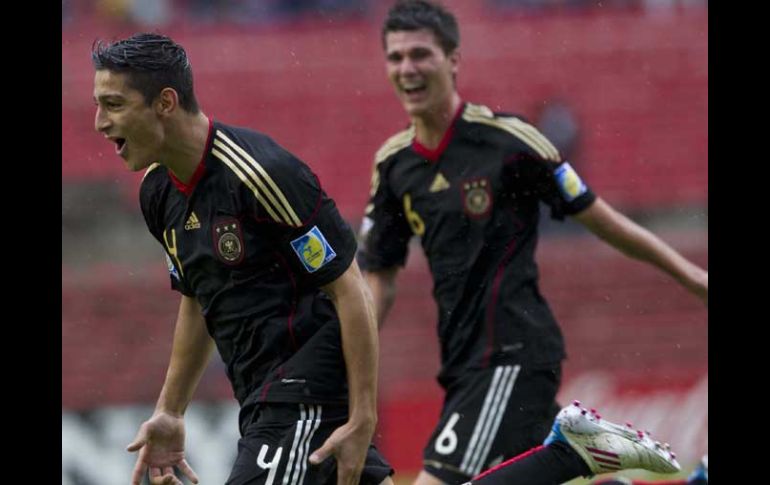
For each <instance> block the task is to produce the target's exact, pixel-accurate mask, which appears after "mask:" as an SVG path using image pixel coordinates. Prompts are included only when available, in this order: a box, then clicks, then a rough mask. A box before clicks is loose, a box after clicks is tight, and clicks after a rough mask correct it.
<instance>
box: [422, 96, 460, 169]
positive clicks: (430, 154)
mask: <svg viewBox="0 0 770 485" xmlns="http://www.w3.org/2000/svg"><path fill="white" fill-rule="evenodd" d="M464 110H465V103H460V107H459V108H457V112H456V113H455V115H454V117H453V118H452V122H451V123H450V124H449V128H447V130H446V132H445V133H444V136H443V137H441V142H439V144H438V146H437V147H436V149H435V150H431V149H430V148H427V147H425V145H423V144H422V143H420V142H419V141H417V135H415V137H414V140H412V149H413V150H414V151H415V152H416V153H417V154H418V155H422V156H423V157H425V158H427V159H428V160H430V161H431V162H434V163H435V162H437V161H438V159H439V157H440V156H441V154H442V153H444V150H446V147H447V146H448V145H449V142H450V141H452V136H454V132H455V130H454V127H455V122H456V121H457V118H459V117H460V114H461V113H462V112H463V111H464Z"/></svg>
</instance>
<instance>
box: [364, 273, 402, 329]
mask: <svg viewBox="0 0 770 485" xmlns="http://www.w3.org/2000/svg"><path fill="white" fill-rule="evenodd" d="M397 273H398V267H397V266H396V267H392V268H388V269H383V270H379V271H373V272H369V271H364V279H365V280H366V283H367V284H368V285H369V289H371V291H372V298H373V299H374V308H375V310H376V312H377V325H378V327H379V328H382V325H383V323H384V322H385V317H386V316H387V315H388V312H390V308H391V307H392V306H393V302H394V301H395V299H396V274H397Z"/></svg>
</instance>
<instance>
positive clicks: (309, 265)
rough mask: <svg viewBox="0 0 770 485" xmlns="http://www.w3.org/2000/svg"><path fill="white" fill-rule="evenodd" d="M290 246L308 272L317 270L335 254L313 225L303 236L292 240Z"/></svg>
mask: <svg viewBox="0 0 770 485" xmlns="http://www.w3.org/2000/svg"><path fill="white" fill-rule="evenodd" d="M291 248H292V249H293V250H294V253H295V254H296V255H297V257H298V258H299V260H300V261H301V262H302V265H303V266H304V267H305V269H306V270H307V272H308V273H314V272H316V271H318V270H319V269H320V268H322V267H323V266H324V265H325V264H326V263H328V262H329V261H331V260H332V259H334V258H335V257H336V256H337V253H335V252H334V249H332V247H331V246H330V245H329V243H328V242H327V241H326V238H325V237H324V235H323V234H322V233H321V230H320V229H318V226H313V228H312V229H310V230H309V231H308V232H307V233H306V234H305V235H304V236H301V237H298V238H297V239H295V240H293V241H292V242H291Z"/></svg>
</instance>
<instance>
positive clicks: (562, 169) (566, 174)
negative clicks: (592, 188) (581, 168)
mask: <svg viewBox="0 0 770 485" xmlns="http://www.w3.org/2000/svg"><path fill="white" fill-rule="evenodd" d="M554 176H555V177H556V183H557V185H558V186H559V190H561V193H562V195H563V196H564V199H565V200H566V201H567V202H572V201H573V200H575V199H577V198H578V197H580V196H581V195H583V194H585V193H586V191H587V190H588V187H586V185H585V184H584V183H583V181H582V180H580V177H579V176H578V174H577V172H575V169H573V168H572V167H571V166H570V164H569V163H567V162H564V163H562V164H561V165H559V167H558V168H557V169H556V171H555V172H554Z"/></svg>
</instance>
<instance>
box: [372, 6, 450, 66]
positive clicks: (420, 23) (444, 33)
mask: <svg viewBox="0 0 770 485" xmlns="http://www.w3.org/2000/svg"><path fill="white" fill-rule="evenodd" d="M420 29H428V30H430V31H431V32H433V35H435V36H436V39H438V41H439V44H441V49H442V50H443V51H444V54H450V53H452V52H454V50H455V49H457V47H458V46H459V45H460V29H459V28H458V27H457V20H456V19H455V17H454V15H452V13H451V12H449V10H447V9H446V8H444V7H443V6H441V5H440V4H438V3H434V2H429V1H426V0H399V1H398V2H396V4H395V5H393V6H392V7H391V8H390V10H389V11H388V16H387V17H386V18H385V22H384V23H383V24H382V46H383V48H384V47H385V37H386V36H387V34H388V33H389V32H398V31H401V30H420Z"/></svg>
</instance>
